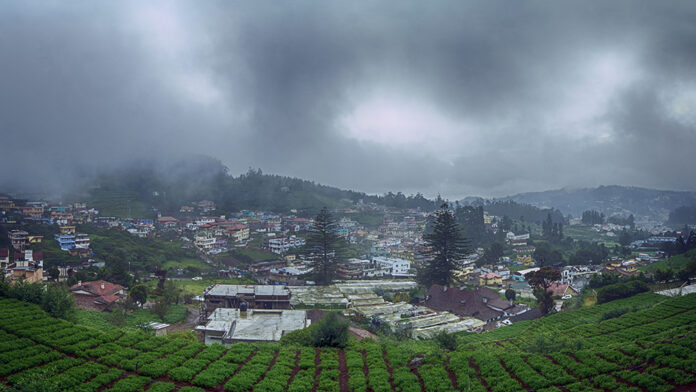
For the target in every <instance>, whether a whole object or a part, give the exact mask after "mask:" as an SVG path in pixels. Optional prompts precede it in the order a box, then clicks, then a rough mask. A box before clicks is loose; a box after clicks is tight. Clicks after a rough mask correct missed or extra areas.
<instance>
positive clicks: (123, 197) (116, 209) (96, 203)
mask: <svg viewBox="0 0 696 392" xmlns="http://www.w3.org/2000/svg"><path fill="white" fill-rule="evenodd" d="M137 199H138V195H136V194H135V193H130V192H117V191H107V190H102V189H94V190H92V191H91V193H90V197H89V199H88V200H87V202H88V204H89V205H90V207H94V208H96V209H97V210H99V215H101V216H116V217H121V218H126V217H128V215H129V207H130V217H131V218H151V217H152V215H154V214H153V212H152V211H151V210H150V209H149V208H148V207H147V206H146V205H145V204H144V203H142V202H139V201H137Z"/></svg>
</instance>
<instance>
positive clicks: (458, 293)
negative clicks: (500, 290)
mask: <svg viewBox="0 0 696 392" xmlns="http://www.w3.org/2000/svg"><path fill="white" fill-rule="evenodd" d="M491 292H493V293H495V291H494V290H490V289H485V290H484V289H479V290H460V289H458V288H445V287H443V286H440V285H433V286H432V287H430V290H428V292H427V294H426V298H427V300H426V305H427V306H428V307H429V308H432V309H435V310H440V311H448V312H451V313H454V314H456V315H460V316H470V317H474V318H477V319H479V320H483V321H487V320H490V319H492V318H495V317H497V316H499V315H501V314H502V312H500V311H497V310H493V309H491V308H489V307H488V306H487V305H486V303H484V300H483V299H484V298H486V299H487V300H491V298H492V297H491ZM497 297H498V294H497V293H495V298H497Z"/></svg>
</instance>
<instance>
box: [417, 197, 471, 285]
mask: <svg viewBox="0 0 696 392" xmlns="http://www.w3.org/2000/svg"><path fill="white" fill-rule="evenodd" d="M434 216H435V221H434V224H433V232H432V233H430V234H426V235H424V236H423V239H424V240H425V243H426V245H427V246H428V248H429V252H428V256H430V257H429V260H427V261H426V262H425V263H424V265H423V268H422V269H421V270H420V271H419V277H418V278H419V280H420V281H421V283H423V284H424V285H426V286H430V285H433V284H440V285H448V284H450V283H451V282H453V281H454V271H455V270H456V269H457V268H459V267H461V260H462V259H463V258H464V256H466V255H467V254H468V253H469V250H468V248H467V242H466V240H465V239H464V237H463V236H462V235H461V233H460V231H459V226H458V225H457V222H456V221H455V219H454V215H453V214H452V212H451V211H450V210H449V209H448V206H447V204H446V203H445V204H442V206H441V207H440V209H439V210H438V211H436V212H435V213H434Z"/></svg>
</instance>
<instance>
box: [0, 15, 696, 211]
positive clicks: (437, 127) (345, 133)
mask: <svg viewBox="0 0 696 392" xmlns="http://www.w3.org/2000/svg"><path fill="white" fill-rule="evenodd" d="M694 19H696V6H694V5H693V3H692V2H686V1H684V2H635V1H631V2H623V1H621V2H619V1H615V2H580V1H578V2H540V1H532V2H491V1H485V2H445V1H442V2H428V3H423V2H402V1H400V2H350V3H349V2H344V3H326V2H289V3H258V2H246V3H240V2H234V3H230V2H206V3H201V2H176V3H171V2H167V3H154V4H153V3H143V2H112V3H104V2H102V3H98V4H97V3H93V2H84V3H75V2H71V3H42V4H40V5H39V4H27V3H24V2H14V3H6V4H4V5H3V6H2V8H1V9H0V53H2V60H3V61H0V88H1V90H0V131H1V132H2V139H3V140H4V142H3V153H2V158H0V159H2V162H1V163H2V165H3V166H4V167H5V168H6V169H5V170H3V171H2V173H0V182H3V183H6V184H7V183H18V179H20V178H22V177H23V178H24V179H26V178H32V179H33V178H36V179H37V180H38V181H40V182H44V181H49V183H48V184H49V185H51V186H57V185H60V184H61V183H62V184H69V183H70V181H69V180H71V179H73V178H74V177H80V176H84V175H87V174H88V173H89V171H90V169H93V168H95V167H112V166H117V165H120V164H123V163H124V162H128V161H129V160H132V159H137V158H139V157H143V156H148V157H150V156H154V157H155V158H164V159H166V158H169V157H172V156H179V155H181V154H188V153H202V154H209V155H212V156H215V157H217V158H219V159H221V160H222V161H223V162H224V163H225V164H227V165H228V166H229V167H230V169H231V171H232V172H233V173H237V172H242V171H244V170H245V169H246V168H247V167H249V166H254V167H262V168H263V169H264V170H265V171H266V172H274V173H279V174H286V175H293V176H299V177H303V178H308V179H312V180H316V181H319V182H322V183H326V184H330V185H336V186H341V187H350V188H354V189H358V190H364V191H368V192H384V191H387V190H394V191H399V190H400V191H405V192H418V191H420V192H423V193H425V194H427V195H435V194H437V193H442V194H444V195H447V196H449V197H460V196H464V195H468V194H479V195H485V196H492V195H503V194H507V193H515V192H522V191H533V190H540V189H547V188H557V187H562V186H595V185H600V184H615V183H617V184H625V185H641V186H648V187H651V186H652V187H661V188H678V189H686V188H689V189H693V188H694V184H696V174H693V171H692V172H686V173H685V172H677V171H676V170H674V167H675V166H674V165H675V164H677V165H678V164H680V163H683V162H679V161H680V160H681V159H682V158H683V159H688V158H687V157H688V156H689V154H690V151H691V150H693V147H694V146H696V140H695V138H696V129H695V127H696V69H694V68H693V64H694V61H696V58H694V57H695V56H696V54H695V53H696V48H695V47H694V45H695V44H694V42H696V28H695V27H694V24H693V20H694ZM85 167H87V169H85ZM71 177H72V178H71ZM47 179H48V180H47ZM23 183H25V184H26V183H27V182H26V181H24V182H23Z"/></svg>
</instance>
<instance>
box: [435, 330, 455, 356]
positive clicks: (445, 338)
mask: <svg viewBox="0 0 696 392" xmlns="http://www.w3.org/2000/svg"><path fill="white" fill-rule="evenodd" d="M435 340H437V343H438V344H439V345H440V346H442V348H444V349H447V350H449V351H454V350H456V349H457V338H456V337H455V336H454V335H452V334H449V333H447V332H445V331H441V332H440V333H439V334H437V335H436V336H435Z"/></svg>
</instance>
